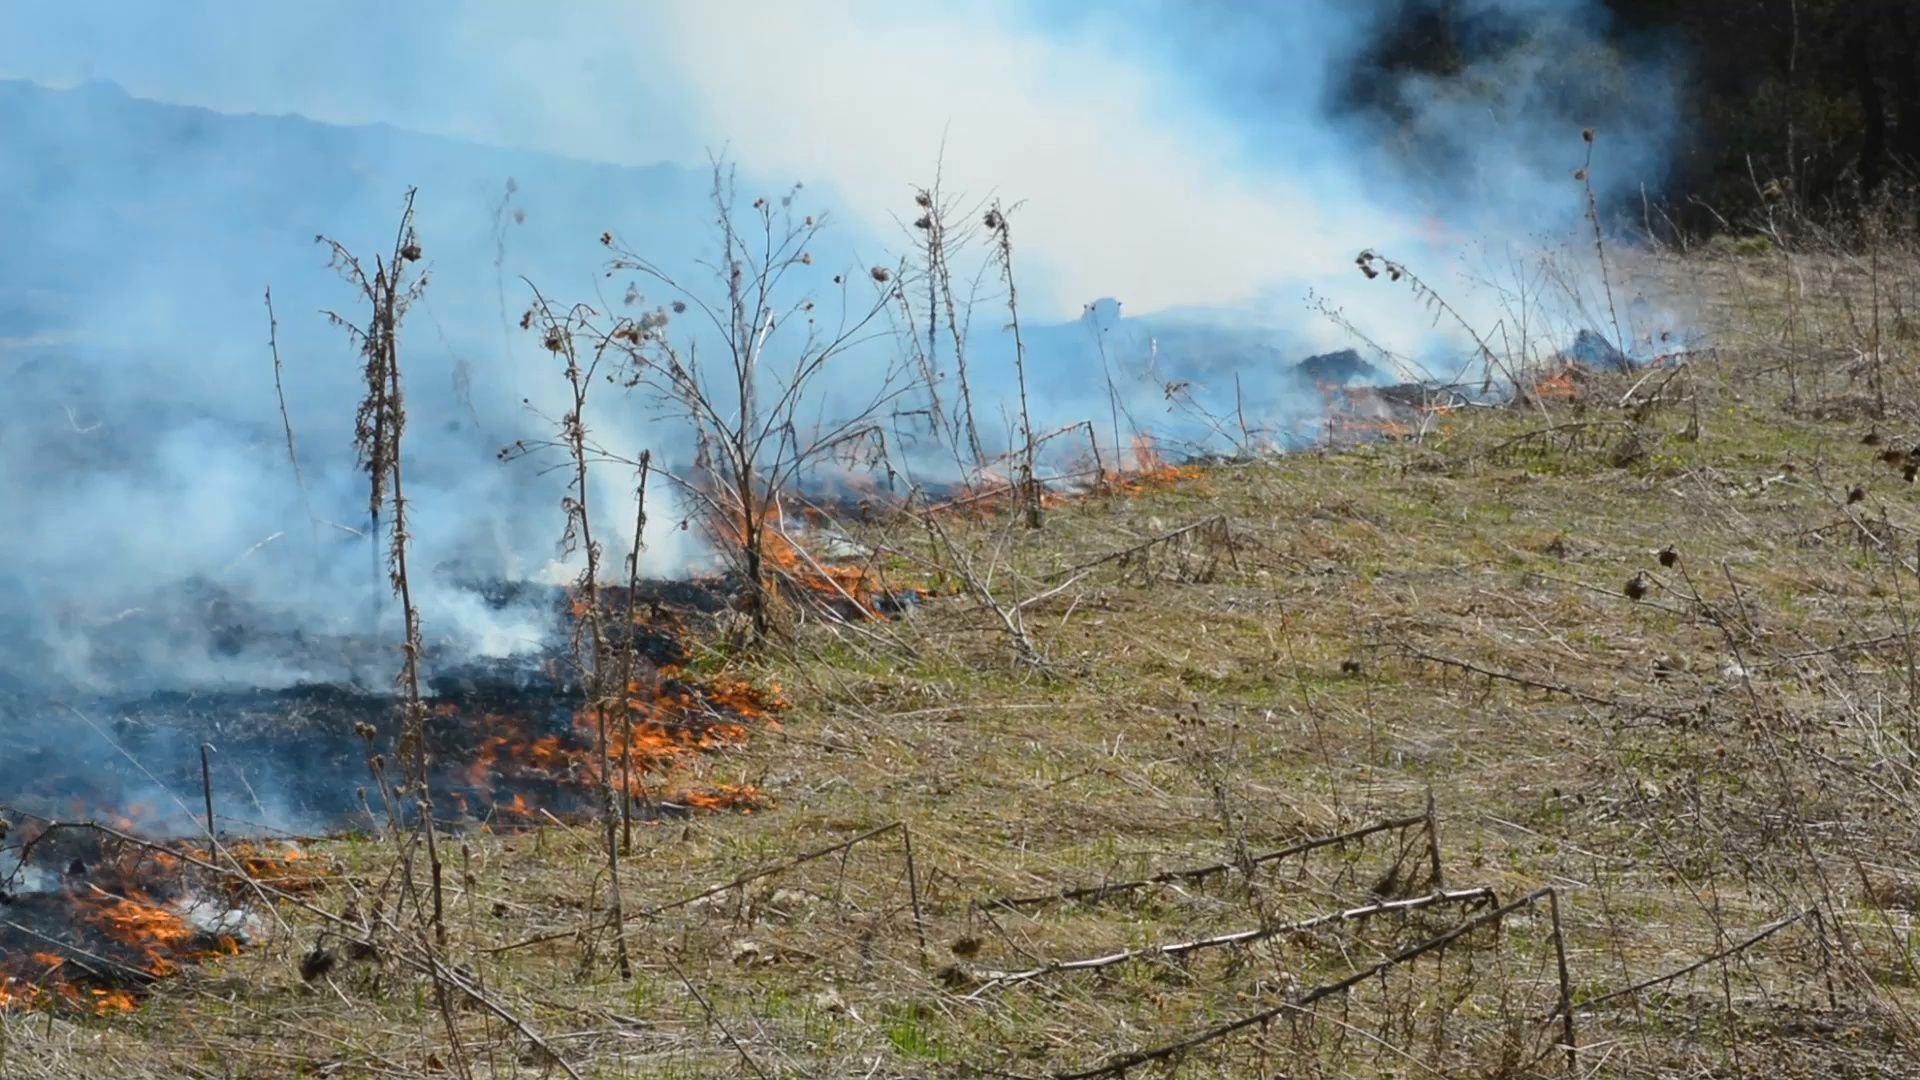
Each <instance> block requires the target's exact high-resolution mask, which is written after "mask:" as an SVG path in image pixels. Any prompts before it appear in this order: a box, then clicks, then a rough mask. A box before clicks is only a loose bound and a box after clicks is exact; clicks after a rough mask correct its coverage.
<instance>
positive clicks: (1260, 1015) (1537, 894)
mask: <svg viewBox="0 0 1920 1080" xmlns="http://www.w3.org/2000/svg"><path fill="white" fill-rule="evenodd" d="M1552 893H1553V888H1552V886H1547V887H1545V888H1540V889H1535V890H1534V891H1532V892H1530V893H1528V894H1527V895H1525V896H1523V897H1521V898H1520V899H1518V900H1515V901H1513V902H1511V903H1508V904H1504V905H1502V906H1500V907H1497V908H1494V909H1493V910H1491V911H1488V912H1485V913H1483V914H1480V915H1476V916H1474V917H1473V918H1471V919H1468V920H1467V921H1466V922H1463V923H1461V924H1460V925H1458V926H1456V927H1454V928H1453V929H1451V930H1449V931H1447V932H1446V933H1444V934H1441V935H1440V936H1438V937H1433V938H1428V939H1427V940H1426V941H1423V942H1421V943H1419V944H1418V945H1411V946H1408V947H1407V948H1405V949H1402V950H1400V951H1399V952H1397V953H1394V954H1393V955H1392V956H1389V957H1387V958H1386V959H1385V960H1382V961H1380V962H1379V963H1377V964H1375V965H1373V966H1372V967H1369V968H1366V969H1364V970H1362V971H1356V972H1354V973H1353V974H1352V975H1349V976H1347V977H1346V978H1344V979H1341V980H1339V981H1338V982H1330V983H1323V984H1321V985H1320V986H1316V987H1314V988H1313V989H1312V990H1309V991H1307V992H1306V993H1304V994H1301V995H1300V996H1298V997H1296V998H1293V999H1291V1000H1289V1001H1285V1002H1282V1003H1280V1004H1279V1005H1275V1006H1273V1007H1271V1008H1267V1009H1262V1010H1260V1011H1259V1012H1256V1013H1252V1014H1250V1015H1247V1016H1243V1017H1241V1018H1239V1019H1238V1020H1230V1021H1228V1022H1227V1023H1224V1024H1218V1025H1215V1026H1214V1027H1210V1028H1207V1029H1206V1030H1204V1031H1200V1032H1197V1033H1195V1034H1193V1035H1189V1036H1187V1037H1186V1038H1184V1039H1180V1040H1178V1041H1177V1042H1171V1043H1167V1044H1166V1045H1164V1046H1157V1047H1154V1048H1153V1049H1151V1050H1139V1051H1135V1052H1134V1053H1131V1054H1123V1055H1121V1056H1120V1057H1117V1058H1114V1059H1112V1060H1110V1061H1108V1062H1107V1063H1106V1064H1104V1065H1101V1066H1098V1067H1096V1068H1092V1069H1086V1070H1083V1071H1081V1072H1069V1073H1054V1074H1053V1076H1054V1080H1098V1078H1102V1077H1109V1076H1121V1075H1123V1074H1125V1073H1126V1072H1127V1071H1128V1070H1130V1069H1135V1068H1138V1067H1139V1066H1141V1065H1145V1064H1147V1063H1148V1062H1152V1061H1165V1060H1167V1059H1168V1058H1172V1057H1175V1056H1177V1055H1179V1054H1183V1053H1185V1052H1186V1051H1188V1050H1191V1049H1193V1048H1194V1047H1197V1046H1202V1045H1205V1044H1206V1043H1210V1042H1213V1041H1214V1040H1216V1039H1220V1038H1224V1037H1225V1036H1228V1035H1231V1034H1233V1033H1234V1032H1236V1031H1243V1030H1245V1029H1247V1028H1250V1027H1256V1026H1258V1025H1261V1024H1265V1023H1267V1022H1269V1021H1271V1020H1273V1019H1274V1018H1275V1017H1277V1016H1280V1015H1281V1014H1283V1013H1288V1012H1298V1011H1300V1010H1302V1009H1305V1008H1306V1007H1307V1006H1309V1005H1312V1004H1313V1003H1314V1002H1316V1001H1319V1000H1320V999H1322V998H1327V997H1332V996H1333V995H1335V994H1339V993H1344V992H1345V991H1347V990H1350V989H1352V988H1353V987H1355V986H1357V985H1359V984H1360V983H1362V982H1365V981H1366V980H1368V979H1370V978H1373V977H1374V976H1375V975H1378V974H1380V973H1381V972H1383V971H1387V970H1389V969H1391V968H1395V967H1398V966H1399V965H1401V964H1404V963H1406V962H1408V961H1410V960H1415V959H1418V958H1419V957H1422V956H1425V955H1426V954H1427V953H1430V952H1434V951H1437V950H1439V949H1444V948H1446V947H1447V946H1449V945H1451V944H1453V943H1454V942H1455V941H1458V940H1460V938H1462V937H1464V936H1465V935H1467V934H1468V933H1470V932H1472V931H1474V930H1477V929H1479V928H1480V927H1482V926H1486V925H1488V924H1490V923H1497V922H1499V921H1500V920H1501V919H1504V918H1506V917H1507V916H1508V915H1511V914H1513V913H1514V912H1515V911H1518V910H1520V909H1521V908H1523V907H1527V906H1529V905H1532V904H1534V903H1536V902H1538V901H1539V900H1540V899H1541V898H1542V897H1544V896H1549V895H1551V894H1552Z"/></svg>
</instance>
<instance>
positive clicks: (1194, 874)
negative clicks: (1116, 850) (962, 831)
mask: <svg viewBox="0 0 1920 1080" xmlns="http://www.w3.org/2000/svg"><path fill="white" fill-rule="evenodd" d="M1427 821H1428V818H1427V815H1426V814H1424V813H1422V814H1414V815H1412V816H1410V817H1402V818H1394V819H1392V820H1390V821H1381V822H1376V823H1374V824H1372V825H1367V826H1363V827H1361V828H1358V829H1354V830H1352V831H1351V832H1344V833H1340V834H1339V835H1337V836H1316V837H1314V838H1312V839H1310V840H1302V841H1300V842H1299V843H1297V844H1291V845H1288V846H1287V847H1283V848H1280V849H1278V850H1275V851H1269V852H1267V853H1265V854H1263V855H1256V856H1254V857H1253V859H1252V862H1251V865H1253V866H1260V865H1262V864H1264V863H1270V862H1277V861H1279V860H1281V859H1286V858H1291V857H1293V856H1295V855H1304V854H1306V853H1307V852H1309V851H1317V850H1318V849H1320V848H1323V847H1333V846H1335V845H1338V844H1346V843H1350V842H1352V841H1355V840H1364V839H1366V838H1367V837H1369V836H1372V835H1374V834H1375V833H1383V832H1390V831H1392V830H1394V829H1410V828H1412V827H1413V826H1415V825H1423V824H1426V823H1427ZM1238 869H1240V864H1239V863H1238V862H1223V863H1213V864H1211V865H1208V866H1195V867H1190V868H1187V869H1182V870H1165V871H1162V872H1160V873H1158V874H1155V875H1153V876H1152V877H1147V878H1141V879H1139V880H1137V881H1120V882H1114V883H1112V884H1107V885H1088V886H1084V887H1081V888H1075V889H1066V890H1064V891H1061V892H1056V893H1046V894H1043V895H1039V896H995V897H988V898H986V899H983V900H977V901H975V903H976V904H977V905H978V906H980V907H987V908H994V907H999V908H1022V907H1036V906H1039V905H1042V904H1059V903H1069V902H1072V901H1075V900H1100V899H1104V898H1105V897H1108V896H1111V895H1113V894H1115V893H1123V892H1132V891H1134V890H1136V889H1145V888H1151V887H1152V886H1155V885H1170V884H1173V883H1174V882H1177V881H1178V882H1193V881H1199V880H1202V879H1205V878H1209V877H1212V876H1214V875H1215V874H1225V873H1230V872H1232V871H1235V870H1238Z"/></svg>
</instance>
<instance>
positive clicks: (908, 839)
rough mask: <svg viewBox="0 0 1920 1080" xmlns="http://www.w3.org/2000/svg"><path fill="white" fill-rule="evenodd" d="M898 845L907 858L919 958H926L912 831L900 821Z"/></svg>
mask: <svg viewBox="0 0 1920 1080" xmlns="http://www.w3.org/2000/svg"><path fill="white" fill-rule="evenodd" d="M900 847H901V849H902V850H903V851H905V852H906V859H907V898H908V899H910V900H912V901H913V934H914V936H915V937H916V938H918V939H919V941H920V960H921V962H922V963H925V962H926V959H927V920H926V918H925V916H923V915H921V914H920V879H919V875H918V874H916V873H915V872H914V869H913V831H912V830H911V829H909V828H907V823H906V822H904V821H903V822H901V823H900Z"/></svg>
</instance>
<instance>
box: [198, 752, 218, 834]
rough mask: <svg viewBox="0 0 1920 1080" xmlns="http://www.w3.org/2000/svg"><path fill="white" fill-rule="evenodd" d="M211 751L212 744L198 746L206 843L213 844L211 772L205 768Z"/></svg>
mask: <svg viewBox="0 0 1920 1080" xmlns="http://www.w3.org/2000/svg"><path fill="white" fill-rule="evenodd" d="M212 749H213V744H212V743H201V744H200V794H201V795H202V796H204V797H205V798H206V800H207V842H208V843H213V842H214V838H215V836H216V834H215V833H214V831H213V771H212V770H211V769H210V768H209V767H208V766H207V753H208V751H210V750H212Z"/></svg>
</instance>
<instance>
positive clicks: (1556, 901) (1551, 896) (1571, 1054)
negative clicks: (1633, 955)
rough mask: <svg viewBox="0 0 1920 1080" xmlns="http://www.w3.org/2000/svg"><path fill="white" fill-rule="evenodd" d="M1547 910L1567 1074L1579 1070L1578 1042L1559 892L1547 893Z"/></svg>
mask: <svg viewBox="0 0 1920 1080" xmlns="http://www.w3.org/2000/svg"><path fill="white" fill-rule="evenodd" d="M1547 911H1548V913H1549V914H1551V915H1552V916H1553V956H1554V960H1555V961H1556V962H1557V963H1558V964H1559V966H1560V1035H1561V1039H1562V1040H1563V1041H1564V1042H1565V1043H1566V1047H1567V1075H1568V1076H1575V1075H1578V1074H1579V1071H1580V1050H1579V1043H1578V1041H1576V1039H1575V1038H1574V1032H1573V980H1572V979H1571V978H1569V977H1568V974H1567V932H1566V930H1564V929H1563V928H1562V927H1561V925H1560V893H1559V891H1558V890H1550V891H1549V892H1548V893H1547Z"/></svg>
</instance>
